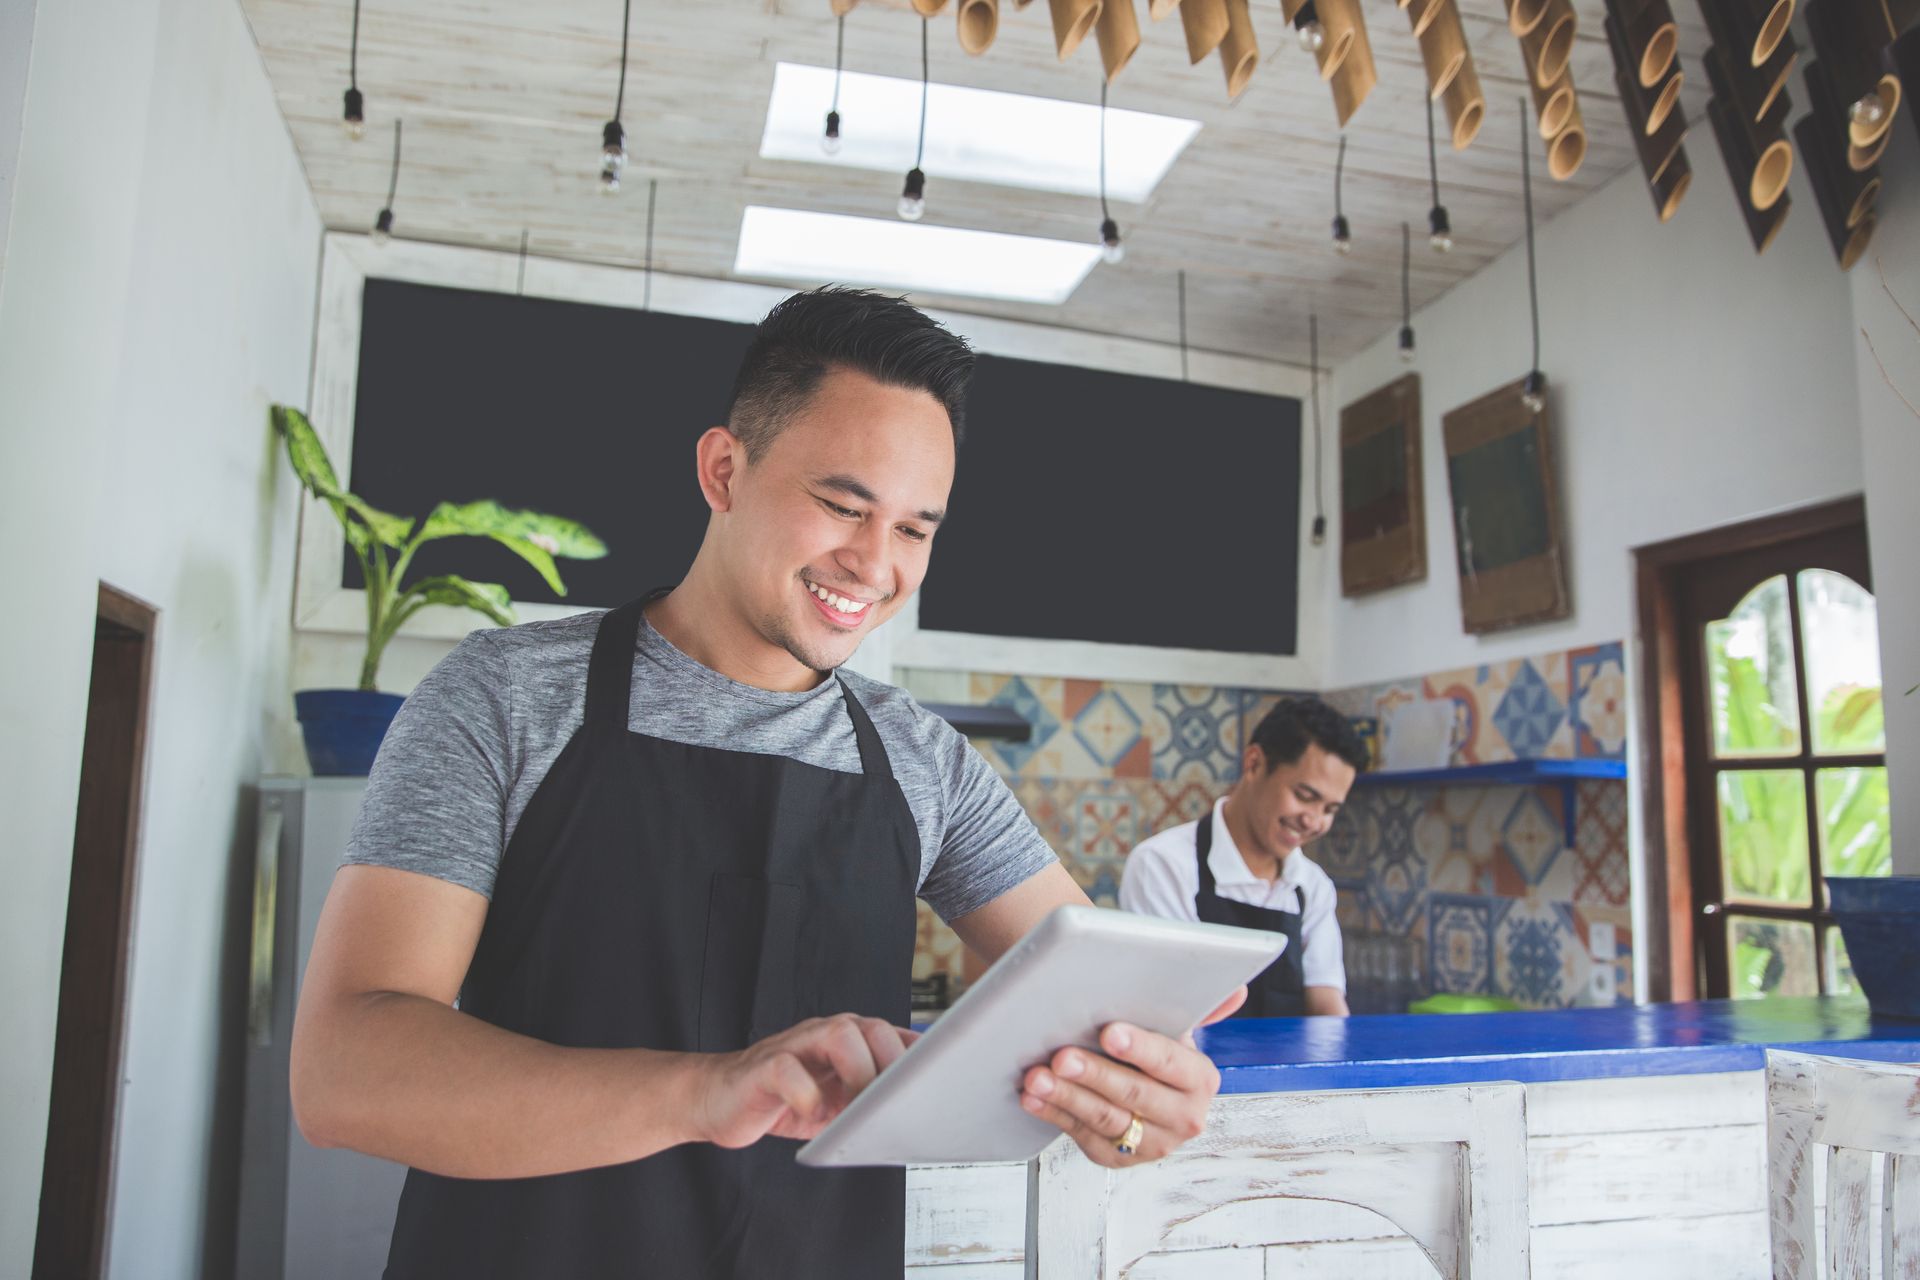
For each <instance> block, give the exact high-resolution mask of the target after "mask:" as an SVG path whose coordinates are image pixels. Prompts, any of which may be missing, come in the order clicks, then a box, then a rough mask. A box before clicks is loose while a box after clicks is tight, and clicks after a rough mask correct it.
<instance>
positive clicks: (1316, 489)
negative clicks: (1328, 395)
mask: <svg viewBox="0 0 1920 1280" xmlns="http://www.w3.org/2000/svg"><path fill="white" fill-rule="evenodd" d="M1307 376H1308V377H1309V378H1310V379H1311V380H1312V383H1313V385H1312V387H1311V388H1310V389H1309V395H1310V397H1311V398H1312V400H1313V533H1312V535H1311V539H1312V542H1313V545H1314V546H1316V547H1317V546H1319V545H1321V544H1322V543H1324V542H1325V541H1326V540H1327V507H1326V502H1325V500H1324V499H1323V497H1322V494H1321V487H1320V473H1321V471H1322V470H1323V468H1322V466H1321V459H1320V455H1321V453H1322V452H1323V451H1324V448H1325V445H1324V442H1323V440H1322V439H1321V435H1320V317H1319V316H1318V315H1317V314H1316V313H1314V312H1312V311H1309V312H1308V313H1307Z"/></svg>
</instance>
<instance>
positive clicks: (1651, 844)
mask: <svg viewBox="0 0 1920 1280" xmlns="http://www.w3.org/2000/svg"><path fill="white" fill-rule="evenodd" d="M1866 523H1867V506H1866V499H1865V498H1863V497H1861V496H1859V495H1855V496H1853V497H1848V498H1840V499H1837V500H1835V501H1832V502H1823V503H1819V504H1816V505H1814V506H1808V507H1799V508H1796V509H1794V510H1792V511H1784V512H1780V513H1779V514H1777V515H1770V516H1762V517H1761V518H1759V519H1757V520H1747V521H1743V522H1741V523H1739V524H1732V525H1724V526H1722V527H1720V528H1717V529H1708V530H1705V531H1704V532H1701V533H1694V534H1688V535H1686V536H1684V537H1679V538H1670V539H1668V540H1667V541H1665V542H1656V543H1652V544H1650V545H1648V546H1644V547H1636V548H1635V549H1634V552H1633V565H1634V588H1635V597H1636V605H1637V615H1638V616H1637V623H1638V625H1637V627H1636V630H1635V634H1636V637H1637V640H1638V651H1637V654H1636V657H1637V660H1638V664H1639V670H1640V680H1639V690H1638V694H1637V697H1638V701H1639V718H1640V724H1641V726H1642V732H1641V734H1640V758H1639V762H1638V763H1639V766H1640V779H1641V782H1640V787H1641V796H1642V799H1643V807H1642V812H1643V814H1644V817H1645V821H1644V822H1643V823H1642V826H1643V832H1642V836H1643V839H1644V841H1645V845H1646V856H1645V857H1644V858H1643V859H1642V860H1641V864H1640V873H1641V874H1642V875H1643V876H1644V882H1643V883H1644V884H1645V887H1646V892H1645V897H1646V902H1647V937H1646V939H1645V940H1644V941H1643V943H1642V945H1641V948H1640V951H1641V963H1642V964H1644V965H1645V966H1646V970H1647V978H1648V988H1647V989H1648V995H1649V998H1650V999H1653V1000H1657V1001H1658V1000H1694V999H1698V998H1699V997H1700V991H1701V986H1700V980H1699V979H1700V975H1699V973H1698V964H1697V960H1696V947H1695V945H1694V942H1695V938H1694V925H1695V916H1696V914H1697V913H1696V910H1695V904H1694V895H1693V874H1692V870H1693V848H1692V846H1693V840H1692V838H1691V836H1690V835H1689V833H1688V811H1687V764H1688V750H1689V748H1688V743H1687V739H1686V730H1685V718H1684V715H1683V711H1684V705H1685V704H1684V696H1685V695H1684V693H1683V690H1682V671H1683V665H1684V657H1683V655H1684V652H1685V650H1684V648H1683V642H1684V639H1685V637H1684V636H1683V635H1682V629H1681V625H1680V615H1681V609H1680V601H1679V588H1678V582H1679V578H1680V576H1681V574H1682V573H1683V572H1684V571H1685V570H1686V569H1687V568H1689V567H1690V566H1692V565H1695V564H1697V563H1699V562H1700V561H1703V560H1713V559H1718V558H1720V557H1722V556H1727V555H1733V554H1736V553H1739V552H1743V551H1754V550H1759V549H1761V548H1764V547H1770V546H1774V545H1777V544H1779V543H1782V542H1793V541H1797V540H1799V539H1801V538H1806V537H1811V536H1813V535H1816V534H1822V533H1831V532H1834V531H1837V530H1844V529H1848V528H1855V527H1857V528H1859V529H1860V530H1861V533H1862V536H1863V537H1864V536H1865V530H1866Z"/></svg>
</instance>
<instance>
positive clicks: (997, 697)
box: [973, 675, 1060, 776]
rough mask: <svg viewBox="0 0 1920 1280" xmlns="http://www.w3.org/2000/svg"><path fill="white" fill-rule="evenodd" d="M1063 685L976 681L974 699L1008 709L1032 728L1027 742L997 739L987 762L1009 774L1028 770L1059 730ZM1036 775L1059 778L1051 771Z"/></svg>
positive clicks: (1024, 679)
mask: <svg viewBox="0 0 1920 1280" xmlns="http://www.w3.org/2000/svg"><path fill="white" fill-rule="evenodd" d="M1059 686H1060V682H1059V681H1058V680H1045V679H1038V678H1036V679H1033V680H1031V681H1030V680H1028V678H1027V677H1024V676H986V675H976V676H974V677H973V689H974V697H975V698H976V699H977V700H978V701H981V702H986V703H988V704H990V705H993V706H999V707H1006V708H1008V709H1009V710H1012V711H1013V712H1015V713H1016V714H1018V715H1019V716H1020V717H1021V718H1022V719H1024V720H1025V721H1026V722H1027V723H1028V724H1030V725H1032V726H1033V735H1032V736H1031V737H1030V738H1028V740H1027V741H1025V742H1007V741H1004V740H1002V739H997V738H996V739H994V740H993V741H992V742H991V743H990V744H989V745H988V747H987V751H986V755H987V758H988V759H989V760H991V761H993V762H994V763H995V764H996V765H998V766H999V767H1000V768H1001V769H1003V770H1004V771H1005V772H1007V773H1011V774H1018V773H1021V772H1022V771H1025V770H1027V767H1028V766H1029V765H1031V764H1032V763H1033V761H1034V758H1035V757H1036V756H1037V755H1039V753H1040V751H1041V750H1042V749H1043V748H1044V747H1045V746H1046V745H1047V744H1048V743H1049V742H1051V741H1052V740H1053V737H1054V734H1055V733H1057V732H1058V731H1059V729H1060V688H1059ZM1033 772H1040V773H1046V774H1047V775H1048V776H1057V774H1056V773H1055V772H1054V771H1051V770H1044V769H1043V770H1037V771H1033Z"/></svg>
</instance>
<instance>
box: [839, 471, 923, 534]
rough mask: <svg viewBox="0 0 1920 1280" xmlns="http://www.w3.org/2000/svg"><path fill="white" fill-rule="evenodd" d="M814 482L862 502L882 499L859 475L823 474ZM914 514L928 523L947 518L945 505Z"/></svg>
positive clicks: (873, 501)
mask: <svg viewBox="0 0 1920 1280" xmlns="http://www.w3.org/2000/svg"><path fill="white" fill-rule="evenodd" d="M814 483H815V484H817V485H819V486H820V487H821V488H822V489H832V490H833V491H834V492H836V493H844V494H846V495H847V496H848V497H850V498H857V499H859V500H860V501H861V502H867V503H878V502H879V501H880V496H879V495H878V494H876V493H875V492H874V491H873V490H871V489H869V488H867V486H866V485H864V484H862V483H861V482H860V479H859V477H857V476H850V475H847V474H845V473H844V472H841V473H836V474H834V475H830V476H821V477H820V478H819V479H818V480H815V481H814ZM914 514H915V515H916V516H917V517H918V518H919V519H921V520H923V521H925V522H926V523H928V524H939V523H940V522H941V521H942V520H944V519H946V518H947V513H946V509H945V508H943V507H932V508H929V509H927V510H925V511H917V512H915V513H914Z"/></svg>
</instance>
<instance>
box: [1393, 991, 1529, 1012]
mask: <svg viewBox="0 0 1920 1280" xmlns="http://www.w3.org/2000/svg"><path fill="white" fill-rule="evenodd" d="M1519 1007H1520V1006H1519V1005H1517V1004H1515V1003H1514V1002H1513V1001H1511V1000H1509V999H1507V998H1506V997H1505V996H1474V995H1463V994H1461V993H1460V992H1457V991H1442V992H1439V993H1438V994H1436V995H1430V996H1428V997H1427V998H1426V999H1425V1000H1415V1001H1414V1002H1413V1003H1412V1004H1410V1005H1408V1006H1407V1012H1408V1013H1512V1012H1514V1011H1515V1010H1517V1009H1519Z"/></svg>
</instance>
